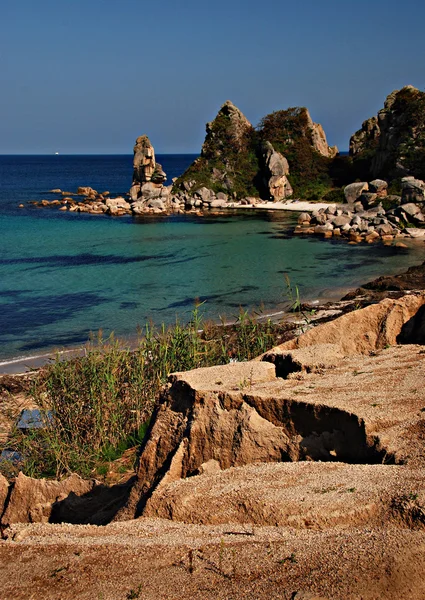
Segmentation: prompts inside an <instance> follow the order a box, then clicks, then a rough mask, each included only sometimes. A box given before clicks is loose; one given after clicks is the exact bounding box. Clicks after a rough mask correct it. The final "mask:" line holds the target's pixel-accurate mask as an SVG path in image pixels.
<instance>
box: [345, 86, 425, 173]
mask: <svg viewBox="0 0 425 600" xmlns="http://www.w3.org/2000/svg"><path fill="white" fill-rule="evenodd" d="M350 155H351V156H352V157H353V159H354V164H356V161H363V162H364V163H365V164H366V167H367V169H368V171H369V173H370V174H371V175H372V176H373V177H383V178H384V179H386V178H390V179H393V178H395V177H400V176H403V175H413V176H415V177H421V178H425V93H424V92H421V91H419V90H418V89H416V88H415V87H413V86H411V85H408V86H406V87H404V88H402V89H401V90H395V91H394V92H392V93H391V94H389V96H388V97H387V99H386V100H385V104H384V108H383V109H381V110H380V111H379V112H378V115H377V117H372V118H371V119H368V120H367V121H365V122H364V123H363V125H362V128H361V129H360V130H359V131H357V132H356V133H355V134H354V135H353V136H352V137H351V139H350Z"/></svg>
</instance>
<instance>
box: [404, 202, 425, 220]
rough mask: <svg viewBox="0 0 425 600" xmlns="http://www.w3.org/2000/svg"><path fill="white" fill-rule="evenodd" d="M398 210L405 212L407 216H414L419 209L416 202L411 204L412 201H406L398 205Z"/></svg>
mask: <svg viewBox="0 0 425 600" xmlns="http://www.w3.org/2000/svg"><path fill="white" fill-rule="evenodd" d="M400 210H401V211H403V212H405V213H406V214H407V215H409V217H414V216H415V215H417V214H418V213H420V212H421V209H420V208H419V206H417V204H413V202H408V203H407V204H402V205H401V206H400Z"/></svg>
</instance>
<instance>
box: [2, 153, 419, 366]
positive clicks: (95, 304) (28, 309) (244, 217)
mask: <svg viewBox="0 0 425 600" xmlns="http://www.w3.org/2000/svg"><path fill="white" fill-rule="evenodd" d="M157 158H158V161H159V162H161V164H162V165H163V167H164V170H165V171H166V173H167V175H168V178H169V179H168V181H171V178H172V177H175V176H177V175H179V174H181V173H182V172H183V171H184V170H185V168H186V167H187V166H188V165H189V164H190V163H191V162H192V160H193V159H194V156H188V155H164V156H158V157H157ZM131 178H132V156H0V360H1V361H5V360H7V359H9V358H11V357H19V356H30V355H37V354H39V353H42V352H45V351H47V350H50V349H53V348H59V347H66V346H73V345H76V344H80V343H82V342H85V341H87V339H88V337H89V335H90V332H96V331H97V330H99V329H102V330H103V332H104V334H109V333H110V332H111V331H114V332H115V333H116V334H117V335H119V336H134V335H135V334H136V330H137V326H138V325H139V326H143V324H144V323H145V322H146V321H147V320H152V321H154V322H155V323H161V322H166V323H170V322H173V321H174V320H175V319H176V316H178V317H179V318H180V319H181V320H183V321H185V320H188V319H189V318H190V311H191V310H192V308H193V304H194V300H195V298H199V299H201V300H206V302H205V304H204V305H203V311H204V313H205V315H206V316H208V317H211V318H218V317H219V316H223V317H227V318H230V317H232V316H234V315H236V314H237V313H238V309H239V307H240V306H242V307H245V308H253V307H256V306H257V307H258V306H259V305H260V304H261V303H263V304H264V306H265V309H266V310H267V311H271V312H273V311H276V310H277V309H279V307H281V306H282V304H283V303H285V302H286V301H287V299H286V298H285V296H284V290H285V285H284V273H287V274H288V275H289V277H290V279H291V281H292V283H293V284H294V285H295V284H296V285H297V286H298V287H299V288H300V291H301V295H302V297H303V298H320V297H322V298H323V297H338V296H339V295H341V290H343V289H345V288H348V287H353V286H356V285H357V284H359V283H361V282H364V281H367V280H368V279H372V278H373V277H376V276H378V275H380V274H384V273H385V274H389V273H394V272H397V271H401V270H403V269H405V268H406V267H408V266H410V265H412V264H417V263H419V262H421V261H423V249H422V248H421V246H416V247H415V246H413V247H412V249H410V250H409V251H403V250H399V249H395V248H391V247H388V248H387V247H383V246H368V245H359V246H348V245H347V244H346V243H344V242H329V241H323V240H319V239H312V238H309V239H302V238H299V237H294V238H291V237H288V235H287V232H288V229H289V228H290V227H291V225H292V224H293V223H294V221H295V220H296V217H297V214H295V213H293V214H291V213H282V212H275V213H267V214H258V213H256V214H253V213H249V212H247V213H243V214H242V213H238V214H237V215H233V214H229V215H228V216H227V215H226V216H225V217H192V216H190V217H189V216H172V217H162V218H155V219H154V218H133V217H117V218H111V217H108V216H98V215H84V214H81V215H80V214H77V213H64V212H60V211H58V210H57V209H53V208H52V209H38V208H34V207H32V206H31V205H26V208H24V209H19V208H18V205H19V204H20V203H24V204H26V203H27V202H28V201H29V200H40V199H42V198H47V199H52V198H53V197H54V196H52V195H49V194H47V193H46V192H47V191H48V190H50V189H52V188H61V189H62V190H65V191H71V192H72V191H75V190H76V188H77V187H78V186H79V185H90V186H92V187H94V188H95V189H96V190H98V191H104V190H109V191H110V192H111V194H122V193H125V192H127V191H128V189H129V187H130V184H131Z"/></svg>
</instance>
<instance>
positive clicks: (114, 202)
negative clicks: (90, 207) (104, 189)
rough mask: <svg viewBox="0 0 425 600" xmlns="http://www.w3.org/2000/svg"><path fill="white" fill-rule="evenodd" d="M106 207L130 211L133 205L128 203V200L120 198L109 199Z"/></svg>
mask: <svg viewBox="0 0 425 600" xmlns="http://www.w3.org/2000/svg"><path fill="white" fill-rule="evenodd" d="M105 205H106V206H107V207H108V208H112V209H115V210H116V209H119V208H122V209H125V210H130V208H131V205H130V203H129V202H127V200H125V198H122V197H118V198H108V199H107V200H106V201H105Z"/></svg>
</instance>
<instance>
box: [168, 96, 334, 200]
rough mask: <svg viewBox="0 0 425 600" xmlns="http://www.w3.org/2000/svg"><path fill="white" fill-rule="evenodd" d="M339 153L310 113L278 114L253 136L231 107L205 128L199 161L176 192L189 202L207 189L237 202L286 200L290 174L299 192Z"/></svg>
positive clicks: (269, 117)
mask: <svg viewBox="0 0 425 600" xmlns="http://www.w3.org/2000/svg"><path fill="white" fill-rule="evenodd" d="M337 152H338V150H337V148H336V147H334V148H330V147H329V146H328V143H327V140H326V136H325V133H324V131H323V128H322V127H321V125H318V124H317V123H314V122H313V120H312V118H311V116H310V114H309V112H308V110H307V109H306V108H290V109H288V110H286V111H276V112H275V113H272V114H270V115H267V116H266V117H264V119H262V121H261V122H260V125H259V127H258V128H257V130H255V129H254V128H253V126H252V125H251V123H250V122H249V121H248V119H247V118H246V117H245V116H244V115H243V114H242V112H241V111H240V110H239V109H238V108H237V107H236V106H234V104H232V103H231V102H230V101H227V102H225V104H223V106H222V107H221V108H220V110H219V112H218V114H217V116H216V117H215V119H214V120H213V121H211V122H210V123H207V126H206V138H205V142H204V144H203V146H202V152H201V156H200V157H199V158H197V159H196V160H195V162H194V163H193V164H192V165H191V166H190V167H189V168H188V169H187V171H186V172H185V173H184V174H183V175H182V176H181V177H179V178H178V179H177V181H176V184H175V190H178V191H177V195H180V196H181V197H183V196H185V198H186V199H188V198H190V197H193V193H194V192H195V191H196V190H198V189H199V188H200V187H206V188H208V189H209V190H210V191H211V193H213V194H214V193H217V192H219V191H221V192H224V193H226V194H230V195H232V196H233V197H234V198H238V199H239V200H241V199H244V198H247V197H261V198H263V199H267V200H270V199H271V200H273V201H277V200H283V199H285V198H288V197H289V196H290V195H291V193H292V186H291V184H290V182H289V179H290V177H291V176H290V173H294V175H295V176H296V181H297V185H298V187H299V188H300V189H303V188H302V185H308V184H312V183H313V184H316V183H317V179H318V178H319V179H320V178H321V179H322V180H323V178H324V173H325V172H326V171H327V169H328V168H329V162H330V159H332V158H333V157H335V155H336V154H337ZM288 163H289V164H288ZM312 165H313V166H312ZM307 167H308V168H307ZM288 175H289V178H288ZM302 179H304V181H303V184H302V185H301V184H300V183H299V181H301V180H302ZM325 179H326V177H325ZM328 179H329V178H328ZM329 182H330V179H329V181H328V183H329ZM330 187H331V184H330Z"/></svg>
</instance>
